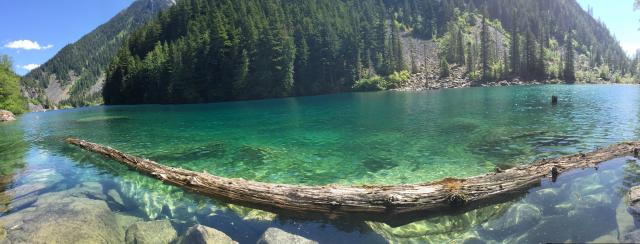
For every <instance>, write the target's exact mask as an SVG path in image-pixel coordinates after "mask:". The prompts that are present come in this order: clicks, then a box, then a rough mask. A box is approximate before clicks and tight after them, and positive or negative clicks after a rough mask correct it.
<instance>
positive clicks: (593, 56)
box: [103, 0, 632, 104]
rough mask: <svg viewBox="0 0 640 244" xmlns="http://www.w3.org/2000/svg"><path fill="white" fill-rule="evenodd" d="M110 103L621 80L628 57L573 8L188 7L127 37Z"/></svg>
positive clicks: (495, 4)
mask: <svg viewBox="0 0 640 244" xmlns="http://www.w3.org/2000/svg"><path fill="white" fill-rule="evenodd" d="M107 70H108V71H107V77H106V84H105V86H104V90H103V97H104V102H105V103H106V104H139V103H200V102H214V101H225V100H236V99H259V98H269V97H283V96H291V95H311V94H322V93H331V92H340V91H350V90H353V89H362V90H367V89H371V88H373V89H389V88H397V87H401V86H405V85H406V83H407V82H408V80H411V79H412V78H411V77H420V78H419V79H420V80H421V82H424V80H429V79H435V80H436V82H442V78H443V77H452V76H455V77H457V79H464V80H472V81H474V82H477V83H483V82H490V81H496V80H500V79H509V78H516V77H519V78H522V79H526V80H549V79H564V80H566V81H567V82H574V81H576V80H577V81H578V82H595V81H601V82H604V81H607V82H622V81H628V80H630V79H632V78H631V77H630V74H631V73H632V72H631V71H630V61H629V60H628V58H627V57H626V55H625V53H624V51H623V50H622V48H621V47H620V45H619V43H618V41H617V40H616V39H615V38H614V37H612V35H611V34H610V33H609V30H608V29H607V28H606V26H605V25H604V24H603V23H601V22H599V21H596V20H594V19H593V17H592V16H591V15H590V14H589V13H587V12H585V11H584V10H583V9H582V8H581V7H580V6H579V5H578V3H577V2H576V1H575V0H539V1H530V0H310V1H296V0H233V1H232V0H220V1H212V0H188V1H187V0H186V1H181V2H178V4H177V5H175V6H173V7H171V8H170V9H169V10H168V11H165V12H163V13H162V14H160V15H159V16H158V18H156V19H155V20H153V21H150V22H149V23H147V24H146V25H145V26H144V27H142V28H141V29H140V30H138V31H136V32H134V33H132V35H131V36H130V37H129V38H128V39H127V41H126V42H125V44H123V46H122V48H121V49H120V50H119V52H118V54H117V56H116V58H114V60H113V62H112V63H111V64H110V65H109V67H108V69H107Z"/></svg>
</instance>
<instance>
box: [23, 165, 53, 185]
mask: <svg viewBox="0 0 640 244" xmlns="http://www.w3.org/2000/svg"><path fill="white" fill-rule="evenodd" d="M63 179H64V176H62V175H61V174H60V173H58V172H57V171H56V170H54V169H38V170H29V171H27V172H26V173H24V176H22V177H20V178H19V180H18V181H19V182H22V183H25V184H35V183H41V184H45V185H48V186H53V185H55V184H56V183H58V182H60V181H62V180H63Z"/></svg>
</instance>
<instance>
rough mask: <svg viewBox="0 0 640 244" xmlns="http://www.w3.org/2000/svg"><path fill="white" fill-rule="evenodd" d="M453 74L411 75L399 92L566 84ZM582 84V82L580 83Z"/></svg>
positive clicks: (458, 70)
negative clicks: (491, 79)
mask: <svg viewBox="0 0 640 244" xmlns="http://www.w3.org/2000/svg"><path fill="white" fill-rule="evenodd" d="M450 70H451V74H450V76H449V77H439V75H438V74H436V73H434V72H430V73H429V72H427V73H416V74H413V75H411V78H410V79H409V81H408V82H407V83H406V84H405V85H404V86H403V87H401V88H398V89H395V90H398V91H424V90H437V89H443V88H464V87H495V86H520V85H544V84H564V83H565V82H564V81H562V80H559V79H549V80H523V79H521V78H518V77H514V78H511V79H504V80H499V81H492V82H478V81H473V80H471V79H469V78H468V77H466V76H465V72H466V68H465V67H460V66H451V68H450ZM578 83H580V82H578ZM608 83H610V82H607V81H605V80H602V79H599V80H597V81H596V82H591V83H584V84H608Z"/></svg>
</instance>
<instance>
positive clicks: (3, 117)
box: [0, 110, 16, 122]
mask: <svg viewBox="0 0 640 244" xmlns="http://www.w3.org/2000/svg"><path fill="white" fill-rule="evenodd" d="M14 120H16V116H15V115H13V113H12V112H11V111H7V110H0V122H8V121H14Z"/></svg>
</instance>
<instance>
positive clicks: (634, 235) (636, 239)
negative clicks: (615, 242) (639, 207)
mask: <svg viewBox="0 0 640 244" xmlns="http://www.w3.org/2000/svg"><path fill="white" fill-rule="evenodd" d="M620 242H624V243H640V229H638V230H635V231H632V232H629V233H625V234H623V235H622V236H621V237H620Z"/></svg>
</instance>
